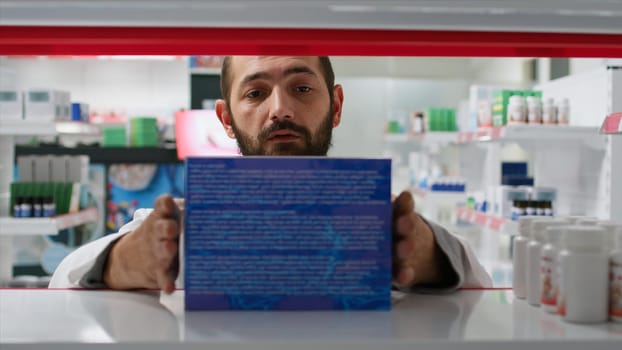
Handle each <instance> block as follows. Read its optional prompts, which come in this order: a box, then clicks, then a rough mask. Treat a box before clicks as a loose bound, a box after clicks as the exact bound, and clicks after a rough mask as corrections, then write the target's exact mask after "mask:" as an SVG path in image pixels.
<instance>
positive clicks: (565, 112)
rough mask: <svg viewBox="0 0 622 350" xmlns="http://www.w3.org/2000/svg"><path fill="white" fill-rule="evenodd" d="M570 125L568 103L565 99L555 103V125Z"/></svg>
mask: <svg viewBox="0 0 622 350" xmlns="http://www.w3.org/2000/svg"><path fill="white" fill-rule="evenodd" d="M569 123H570V102H569V101H568V99H567V98H564V99H561V100H560V101H558V102H557V124H565V125H568V124H569Z"/></svg>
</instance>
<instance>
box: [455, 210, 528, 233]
mask: <svg viewBox="0 0 622 350" xmlns="http://www.w3.org/2000/svg"><path fill="white" fill-rule="evenodd" d="M456 218H457V219H458V220H461V221H465V222H469V223H471V224H474V225H477V226H480V227H483V228H488V229H490V230H492V231H495V232H500V233H504V234H508V235H511V236H514V235H517V234H518V224H517V223H516V222H515V221H512V220H510V219H507V218H502V217H499V216H496V215H491V214H487V213H483V212H480V211H476V210H472V209H467V208H457V209H456Z"/></svg>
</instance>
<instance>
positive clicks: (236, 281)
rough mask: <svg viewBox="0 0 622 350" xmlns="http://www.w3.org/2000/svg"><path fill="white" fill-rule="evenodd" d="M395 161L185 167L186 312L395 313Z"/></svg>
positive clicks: (204, 162) (258, 160) (194, 163)
mask: <svg viewBox="0 0 622 350" xmlns="http://www.w3.org/2000/svg"><path fill="white" fill-rule="evenodd" d="M390 192H391V161H390V160H387V159H345V158H326V157H321V158H319V157H318V158H316V157H291V158H290V157H287V158H285V157H274V158H273V157H233V158H224V157H223V158H197V157H190V158H187V159H186V190H185V193H186V203H185V207H186V212H185V232H184V240H185V242H184V243H185V249H184V255H185V256H184V263H185V264H184V265H185V267H184V268H185V278H184V281H185V282H184V283H185V305H186V310H335V309H337V310H389V309H390V308H391V193H390Z"/></svg>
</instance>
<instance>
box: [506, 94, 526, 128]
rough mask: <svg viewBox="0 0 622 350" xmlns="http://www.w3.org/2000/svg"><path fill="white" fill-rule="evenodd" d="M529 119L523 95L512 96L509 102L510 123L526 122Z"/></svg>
mask: <svg viewBox="0 0 622 350" xmlns="http://www.w3.org/2000/svg"><path fill="white" fill-rule="evenodd" d="M526 121H527V106H526V103H525V98H524V97H523V96H519V95H514V96H510V101H509V102H508V124H524V123H525V122H526Z"/></svg>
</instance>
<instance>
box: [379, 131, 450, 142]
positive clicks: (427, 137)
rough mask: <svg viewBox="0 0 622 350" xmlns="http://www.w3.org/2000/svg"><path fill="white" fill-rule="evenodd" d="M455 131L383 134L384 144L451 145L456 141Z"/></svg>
mask: <svg viewBox="0 0 622 350" xmlns="http://www.w3.org/2000/svg"><path fill="white" fill-rule="evenodd" d="M457 135H458V132H456V131H429V132H426V133H422V134H408V133H403V134H385V135H384V140H385V141H386V142H396V143H398V142H419V143H451V142H455V141H456V137H457Z"/></svg>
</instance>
